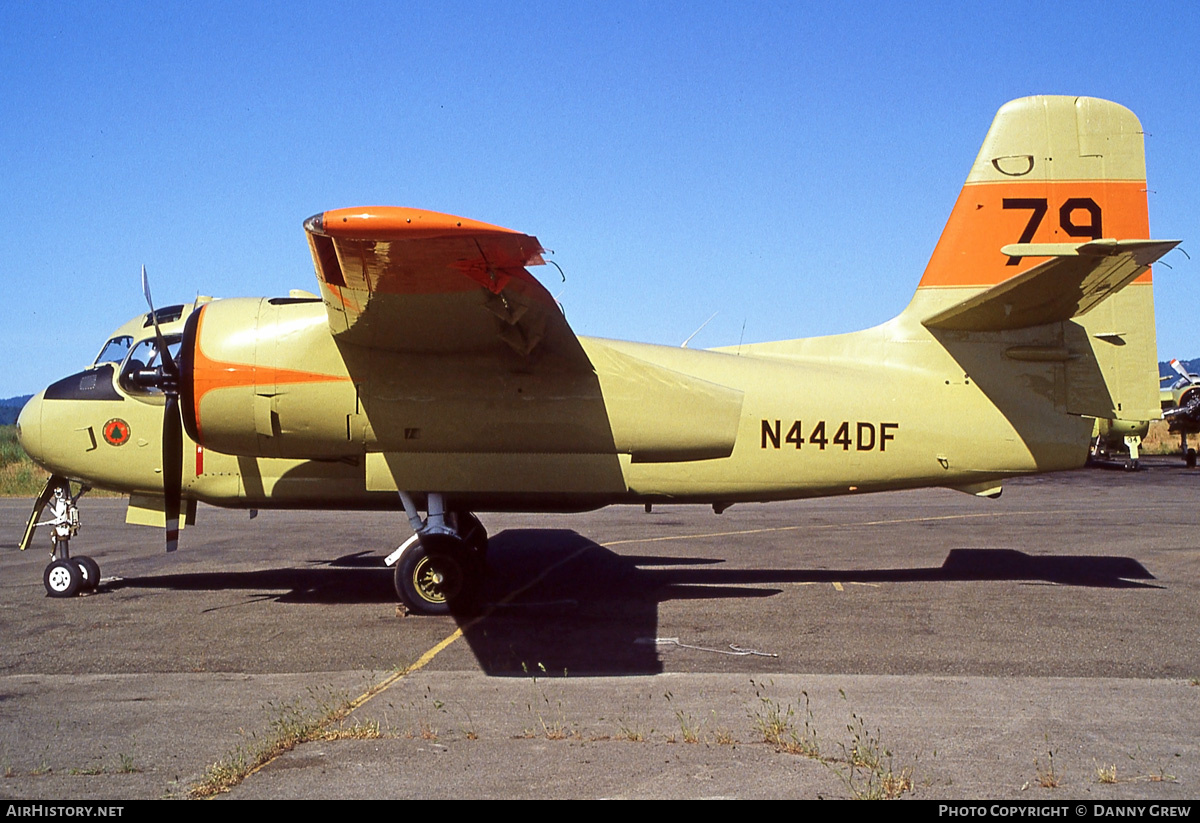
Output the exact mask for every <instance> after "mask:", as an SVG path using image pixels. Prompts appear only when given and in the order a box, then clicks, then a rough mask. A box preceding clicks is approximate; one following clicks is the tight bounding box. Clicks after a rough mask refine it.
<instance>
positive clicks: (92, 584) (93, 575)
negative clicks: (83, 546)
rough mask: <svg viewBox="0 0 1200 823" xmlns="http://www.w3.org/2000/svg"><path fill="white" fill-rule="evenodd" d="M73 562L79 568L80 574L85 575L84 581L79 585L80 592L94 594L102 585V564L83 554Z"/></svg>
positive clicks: (72, 559)
mask: <svg viewBox="0 0 1200 823" xmlns="http://www.w3.org/2000/svg"><path fill="white" fill-rule="evenodd" d="M71 562H72V563H74V564H75V565H76V566H78V567H79V572H80V574H82V575H83V581H82V582H81V583H80V584H79V590H80V591H84V592H92V591H95V590H96V587H97V586H99V585H100V564H99V563H97V562H96V561H95V560H93V559H92V558H90V557H88V556H87V555H86V554H81V555H78V556H76V557H72V558H71Z"/></svg>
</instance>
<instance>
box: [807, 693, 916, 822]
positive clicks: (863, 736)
mask: <svg viewBox="0 0 1200 823" xmlns="http://www.w3.org/2000/svg"><path fill="white" fill-rule="evenodd" d="M841 694H842V698H843V699H845V697H846V694H845V692H841ZM846 731H847V733H849V735H850V741H849V744H848V745H847V744H846V743H839V744H838V746H839V747H841V750H842V762H841V763H833V762H831V761H824V762H825V763H826V765H828V766H829V767H830V768H831V769H833V771H834V773H835V774H837V775H838V777H840V778H841V779H842V782H843V783H845V784H846V789H847V791H849V792H850V796H851V797H853V798H854V799H855V800H896V799H897V798H899V797H901V796H902V795H904V794H905V793H907V792H911V791H912V789H913V782H912V772H913V769H912V767H911V766H905V767H902V768H899V769H897V768H896V767H895V766H894V762H893V761H894V756H893V754H892V750H891V749H890V748H888V747H887V746H886V745H884V743H883V739H882V735H881V734H880V731H879V729H876V730H875V731H874V732H872V731H871V730H870V729H869V728H868V727H867V724H866V721H864V720H863V718H862V717H860V716H859V715H858V714H857V713H856V712H851V713H850V722H849V723H848V724H847V725H846Z"/></svg>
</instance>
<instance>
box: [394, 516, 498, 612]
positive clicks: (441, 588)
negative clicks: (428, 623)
mask: <svg viewBox="0 0 1200 823" xmlns="http://www.w3.org/2000/svg"><path fill="white" fill-rule="evenodd" d="M394 582H395V587H396V595H397V596H398V597H399V598H400V602H401V603H403V604H404V605H405V607H407V608H408V610H409V611H410V612H411V613H413V614H425V615H445V614H451V613H461V612H462V611H463V610H464V609H466V608H468V607H469V606H470V605H471V603H472V601H473V599H474V595H475V591H476V589H477V588H478V585H479V569H478V563H477V560H476V558H475V557H474V556H473V553H472V552H470V551H469V550H468V549H467V547H466V546H465V544H463V542H462V541H460V540H459V539H458V538H456V537H453V536H450V535H431V536H429V537H426V538H422V540H420V541H419V542H418V543H417V544H416V545H414V546H412V547H411V548H410V549H409V550H408V551H406V552H405V553H404V555H403V556H402V557H401V558H400V562H398V563H397V564H396V570H395V581H394Z"/></svg>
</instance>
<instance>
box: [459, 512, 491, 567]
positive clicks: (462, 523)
mask: <svg viewBox="0 0 1200 823" xmlns="http://www.w3.org/2000/svg"><path fill="white" fill-rule="evenodd" d="M455 517H457V518H458V528H457V531H458V536H459V537H461V538H462V541H463V542H464V543H466V544H467V545H468V546H470V547H471V548H472V549H474V550H475V552H476V554H478V555H479V560H480V562H482V561H483V560H485V559H486V558H487V549H488V535H487V529H485V528H484V527H483V524H482V523H480V522H479V518H478V517H476V516H475V515H473V514H471V513H470V512H458V513H457V514H456V515H455Z"/></svg>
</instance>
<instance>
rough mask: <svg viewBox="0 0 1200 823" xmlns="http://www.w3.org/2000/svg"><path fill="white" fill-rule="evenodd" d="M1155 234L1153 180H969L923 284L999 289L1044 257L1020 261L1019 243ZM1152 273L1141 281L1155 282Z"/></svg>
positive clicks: (922, 286)
mask: <svg viewBox="0 0 1200 823" xmlns="http://www.w3.org/2000/svg"><path fill="white" fill-rule="evenodd" d="M1099 238H1112V239H1117V240H1148V239H1150V220H1149V216H1148V213H1147V208H1146V184H1145V183H1144V182H1142V181H1129V180H1119V181H1117V180H1053V181H1044V180H1021V181H1003V182H988V183H968V184H967V185H965V186H963V190H962V193H961V194H960V195H959V197H958V202H957V203H955V204H954V210H953V211H952V212H951V213H950V220H949V221H948V222H947V223H946V228H945V229H944V230H943V231H942V236H941V239H939V240H938V244H937V247H936V248H935V249H934V251H933V256H932V257H931V258H930V260H929V265H928V266H926V268H925V274H924V276H923V277H922V278H921V288H937V287H944V286H993V285H995V284H997V283H1001V282H1003V281H1005V280H1007V279H1008V278H1010V277H1012V276H1013V275H1014V274H1019V273H1021V272H1023V271H1026V270H1027V269H1030V268H1032V267H1033V266H1035V265H1037V264H1038V263H1041V262H1044V261H1045V260H1046V259H1047V258H1045V257H1026V258H1022V259H1019V260H1017V261H1016V262H1015V263H1011V262H1010V261H1011V260H1013V259H1014V258H1010V257H1008V256H1007V255H1005V254H1003V253H1002V252H1001V251H1000V249H1001V248H1002V247H1003V246H1006V245H1009V244H1011V243H1084V242H1087V241H1088V240H1091V239H1099ZM1149 279H1150V272H1148V271H1147V272H1146V273H1145V274H1143V275H1142V276H1141V277H1139V278H1138V281H1139V282H1147V281H1149Z"/></svg>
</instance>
